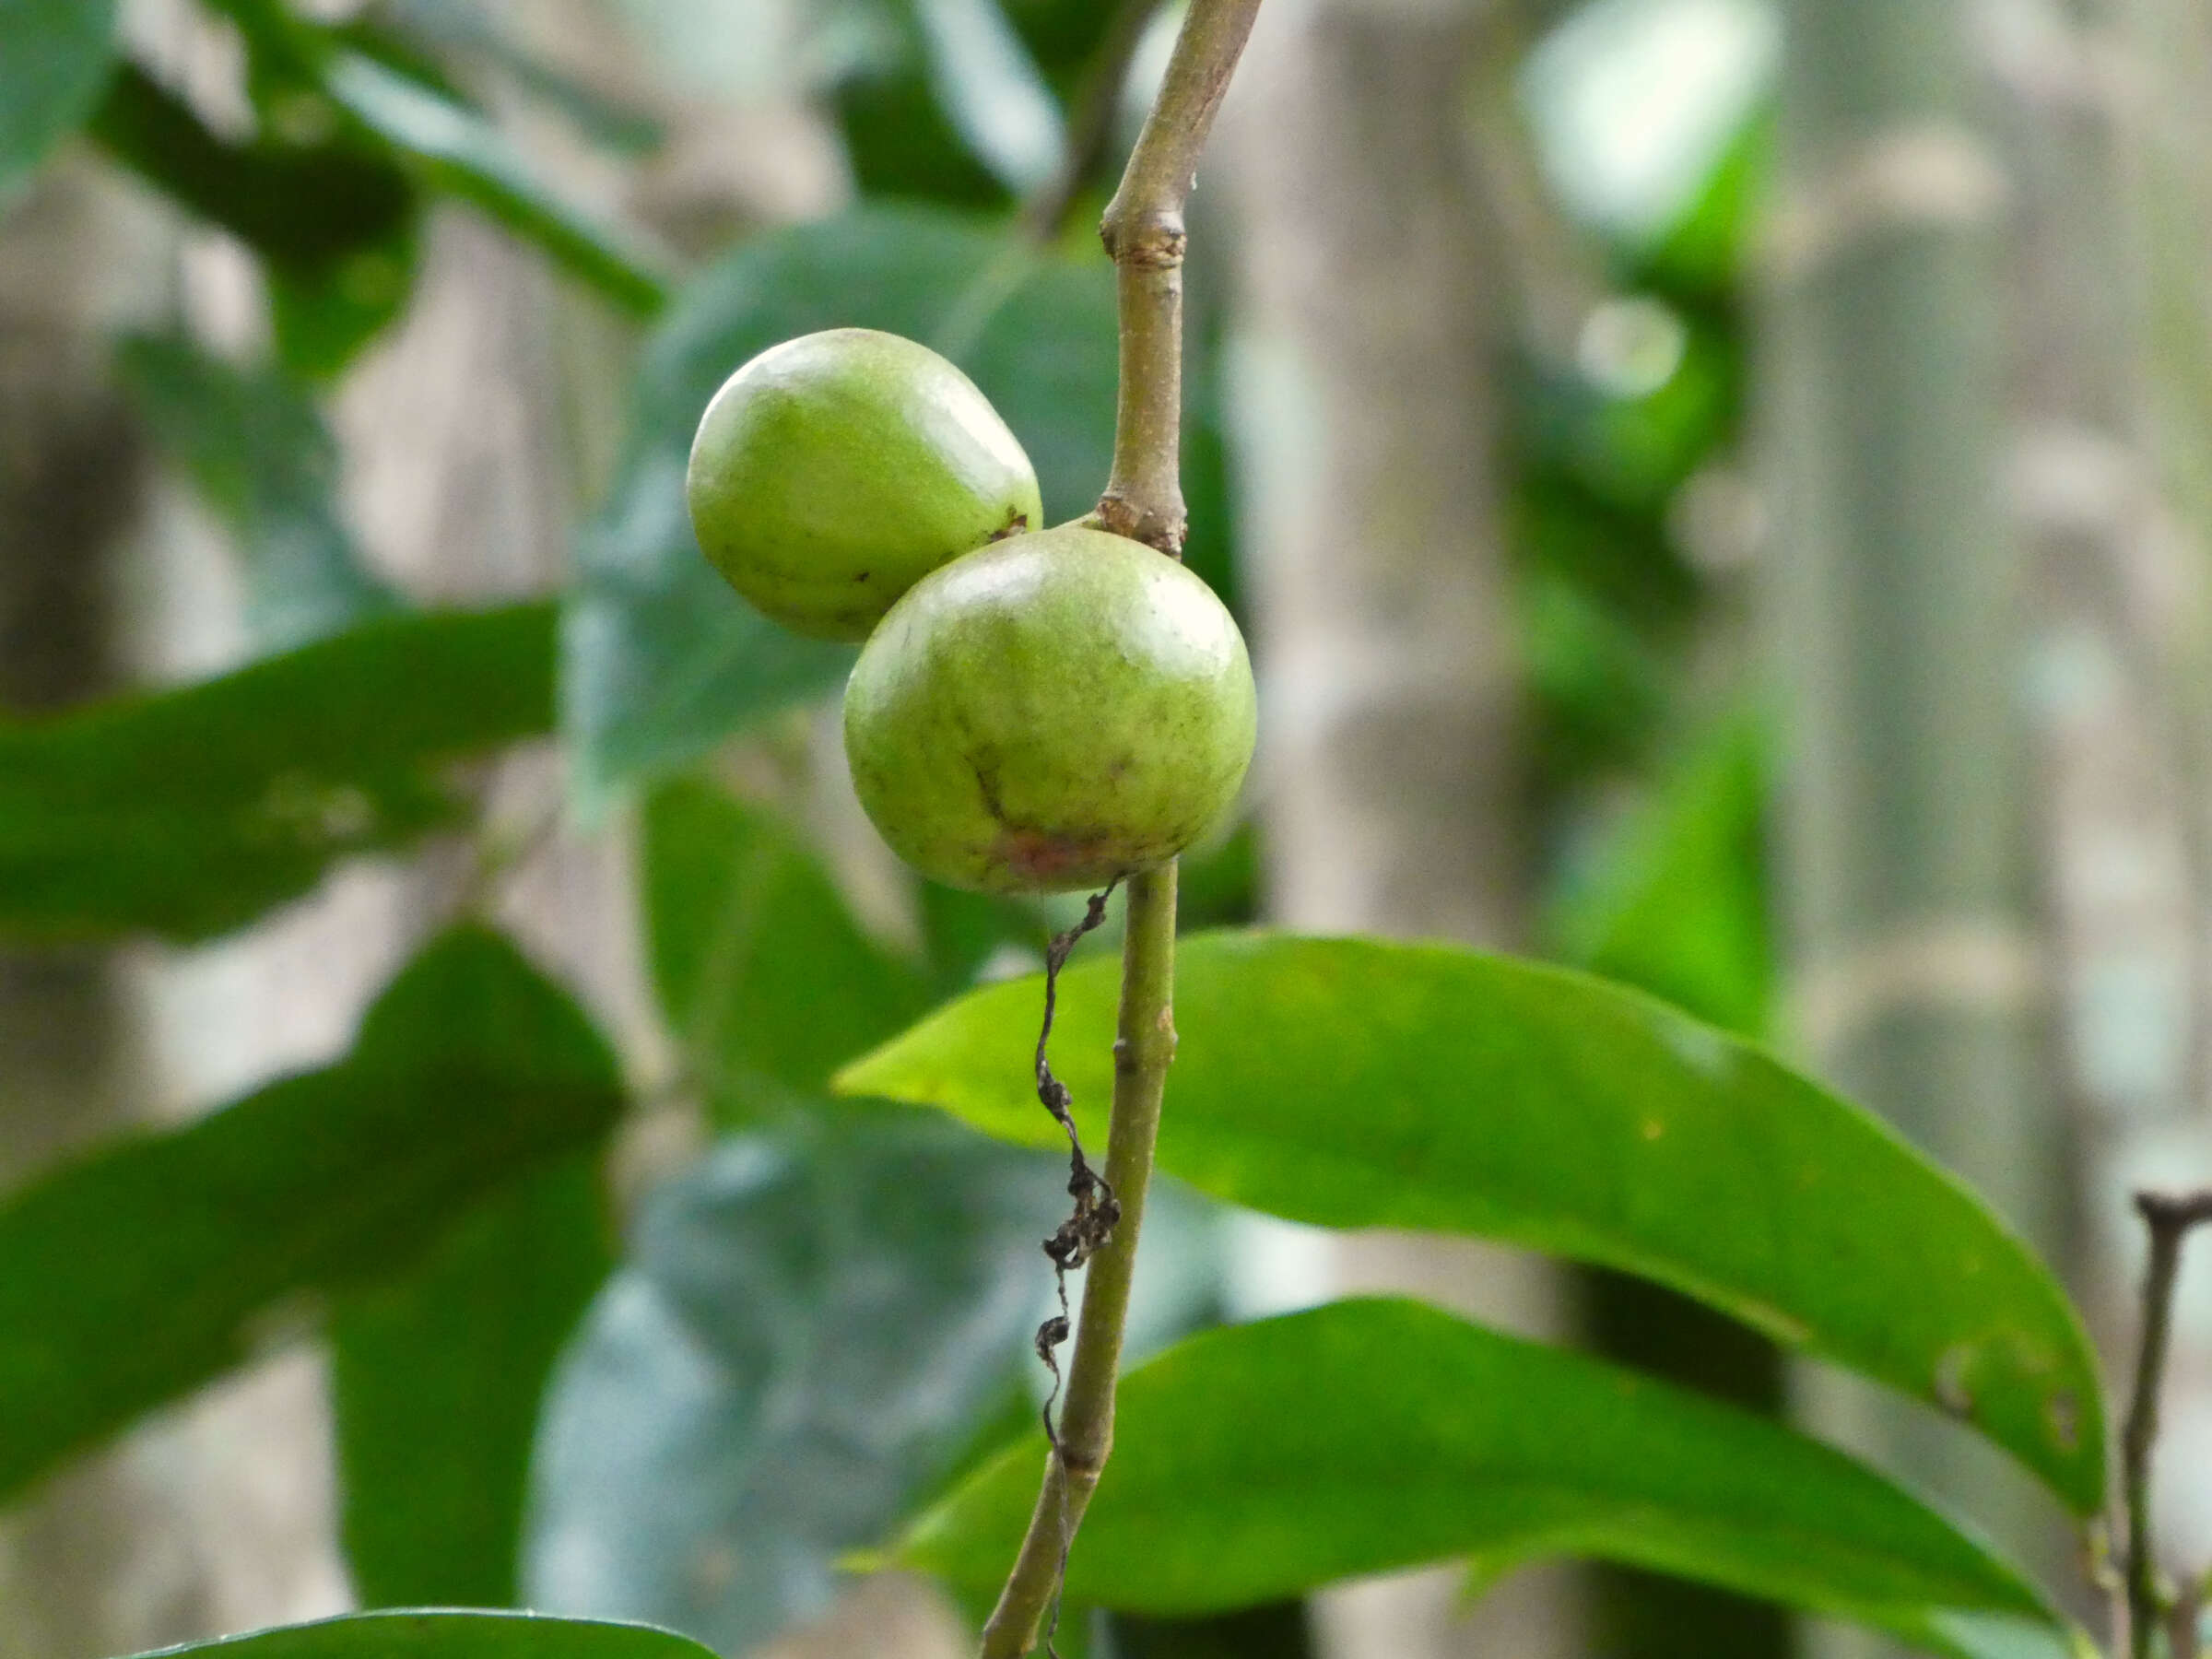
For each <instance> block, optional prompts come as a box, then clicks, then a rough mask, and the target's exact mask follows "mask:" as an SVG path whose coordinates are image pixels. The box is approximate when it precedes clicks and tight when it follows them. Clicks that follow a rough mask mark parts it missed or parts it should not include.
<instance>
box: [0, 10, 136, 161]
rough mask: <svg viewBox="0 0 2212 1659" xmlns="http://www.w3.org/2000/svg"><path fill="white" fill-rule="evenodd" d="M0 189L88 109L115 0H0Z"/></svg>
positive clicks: (102, 76) (102, 71)
mask: <svg viewBox="0 0 2212 1659" xmlns="http://www.w3.org/2000/svg"><path fill="white" fill-rule="evenodd" d="M0 41H5V42H6V47H5V50H0V192H5V191H6V189H7V187H8V186H9V185H10V184H12V183H14V182H15V181H16V180H17V179H18V178H19V177H20V176H21V175H22V174H24V173H26V172H29V171H30V170H31V169H32V168H34V167H36V166H37V165H38V164H39V162H40V161H41V160H42V159H44V158H45V155H46V152H47V151H48V150H49V149H51V148H53V146H54V144H55V143H56V142H57V141H58V140H59V139H60V138H61V136H62V135H64V134H65V133H66V132H68V131H69V129H70V128H71V127H73V126H75V125H76V124H77V123H78V122H80V121H82V120H83V119H84V118H85V116H86V115H87V114H88V112H90V111H91V108H92V105H93V104H94V102H96V101H97V100H98V99H99V97H100V84H101V83H102V82H103V81H104V80H106V79H107V76H108V65H109V63H110V61H111V59H112V54H113V53H114V49H115V0H0Z"/></svg>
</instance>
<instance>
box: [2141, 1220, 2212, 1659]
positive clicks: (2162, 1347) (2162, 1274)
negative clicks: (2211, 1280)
mask: <svg viewBox="0 0 2212 1659" xmlns="http://www.w3.org/2000/svg"><path fill="white" fill-rule="evenodd" d="M2136 1214H2137V1215H2139V1216H2141V1217H2142V1218H2143V1225H2144V1226H2145V1227H2146V1228H2147V1230H2149V1233H2150V1254H2149V1258H2148V1260H2147V1262H2146V1263H2145V1264H2144V1268H2143V1341H2142V1347H2141V1348H2140V1350H2139V1352H2138V1354H2137V1357H2136V1389H2135V1396H2134V1398H2133V1399H2132V1400H2131V1401H2130V1402H2129V1403H2128V1408H2127V1426H2126V1428H2125V1430H2124V1431H2123V1433H2122V1436H2121V1451H2122V1489H2123V1493H2124V1500H2125V1502H2126V1505H2127V1634H2128V1652H2129V1653H2131V1654H2132V1655H2133V1659H2154V1656H2155V1655H2156V1653H2157V1652H2158V1634H2159V1618H2160V1615H2161V1614H2162V1612H2163V1611H2164V1600H2165V1598H2164V1596H2163V1595H2162V1594H2161V1593H2160V1591H2159V1563H2158V1549H2157V1545H2156V1541H2155V1539H2154V1538H2153V1535H2152V1528H2151V1514H2150V1454H2151V1451H2152V1448H2153V1447H2155V1446H2156V1445H2157V1444H2158V1439H2159V1384H2160V1383H2161V1382H2163V1381H2164V1379H2165V1374H2166V1350H2167V1347H2168V1344H2169V1340H2170V1338H2171V1335H2172V1330H2173V1293H2174V1287H2175V1285H2176V1283H2177V1282H2178V1281H2179V1279H2180V1277H2181V1268H2182V1246H2183V1243H2185V1242H2186V1241H2187V1240H2188V1237H2189V1232H2190V1230H2191V1229H2192V1228H2195V1227H2201V1226H2203V1225H2204V1224H2205V1223H2206V1222H2207V1221H2212V1191H2207V1192H2202V1193H2193V1194H2189V1195H2188V1196H2186V1197H2175V1196H2172V1195H2171V1194H2163V1193H2137V1194H2136ZM2193 1645H2194V1644H2193ZM2174 1659H2183V1655H2182V1654H2180V1653H2176V1654H2175V1655H2174Z"/></svg>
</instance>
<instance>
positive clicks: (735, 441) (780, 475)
mask: <svg viewBox="0 0 2212 1659" xmlns="http://www.w3.org/2000/svg"><path fill="white" fill-rule="evenodd" d="M685 494H686V496H687V499H688V502H689V506H690V512H691V526H692V529H693V531H694V533H695V534H696V535H697V536H698V538H699V545H700V550H701V551H702V552H704V553H705V554H706V556H707V558H708V559H709V560H710V561H711V562H712V564H713V566H714V568H715V569H716V570H718V571H721V572H722V574H723V575H724V577H725V578H726V579H727V580H728V582H729V583H730V585H731V586H732V587H734V588H735V589H736V590H737V592H738V593H740V594H743V595H744V596H745V597H746V598H747V600H749V601H750V602H751V603H752V604H753V605H754V606H757V607H758V608H759V610H761V611H762V612H764V613H765V614H766V615H768V616H769V617H771V618H773V619H774V620H775V621H777V622H780V623H782V625H783V626H784V627H786V628H788V629H791V630H792V631H793V632H794V633H801V634H806V635H810V636H812V637H815V638H818V639H831V640H853V641H857V640H863V639H865V638H866V637H867V635H868V632H869V630H870V629H873V628H874V627H875V626H876V624H877V622H878V621H880V620H881V619H882V618H883V617H884V615H885V613H886V612H888V610H889V609H890V608H891V606H892V605H893V604H894V603H895V602H896V601H897V600H898V599H899V597H900V594H904V593H905V592H906V591H907V590H908V589H909V588H911V587H912V586H913V584H914V583H915V582H918V581H920V580H921V579H922V578H923V577H924V576H926V575H927V574H928V573H929V572H930V571H934V570H935V569H936V568H937V567H938V566H940V565H942V564H944V563H946V562H947V560H948V559H957V558H959V556H960V555H961V554H963V553H967V552H969V551H971V550H972V549H974V548H976V547H982V546H984V545H985V544H987V543H989V542H990V541H991V540H993V539H994V537H998V536H1003V535H1009V534H1011V533H1015V532H1018V531H1021V530H1026V529H1033V528H1035V527H1036V526H1037V525H1038V524H1040V523H1041V518H1042V513H1043V505H1042V502H1041V500H1040V498H1039V496H1038V492H1037V474H1036V470H1035V468H1033V467H1032V466H1031V465H1030V458H1029V456H1028V455H1027V454H1026V453H1023V451H1022V447H1021V445H1020V443H1019V442H1018V441H1016V439H1015V437H1014V434H1013V433H1012V432H1011V431H1010V430H1009V429H1007V427H1006V422H1005V421H1004V420H1002V419H1001V418H999V415H998V411H997V410H996V409H994V408H993V407H992V406H991V403H990V400H989V399H987V398H986V397H984V395H983V394H982V392H980V391H978V390H977V389H976V386H975V383H974V382H972V381H971V380H970V379H969V378H968V377H967V376H966V375H965V374H963V373H961V372H960V371H959V369H958V368H957V367H955V366H954V365H953V364H952V363H950V362H948V361H947V359H944V358H942V357H940V356H938V355H937V354H936V353H935V352H934V351H932V350H930V349H929V347H926V346H922V345H917V344H916V343H915V342H914V341H912V340H908V339H903V338H901V337H900V336H899V335H892V334H884V333H881V332H879V331H877V330H876V329H869V328H832V329H828V330H825V331H823V332H822V333H819V334H811V335H802V336H800V337H799V338H797V339H795V340H787V341H785V342H784V343H783V344H782V345H780V346H771V347H769V348H768V349H767V350H766V351H763V352H761V353H760V354H759V356H758V357H756V358H754V359H752V360H751V361H749V362H747V363H746V364H745V365H744V366H743V367H742V368H740V369H739V370H738V371H736V372H735V374H733V375H731V376H730V378H729V379H728V380H727V381H725V382H724V383H723V386H722V389H721V390H720V391H719V392H717V393H716V394H714V398H713V401H712V402H711V403H710V404H709V405H708V406H707V410H706V413H705V414H704V415H703V416H702V417H701V418H700V423H699V431H698V434H697V436H696V437H695V438H694V439H693V441H692V445H691V459H690V465H689V468H688V472H687V475H686V478H685Z"/></svg>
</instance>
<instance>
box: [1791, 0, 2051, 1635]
mask: <svg viewBox="0 0 2212 1659" xmlns="http://www.w3.org/2000/svg"><path fill="white" fill-rule="evenodd" d="M1783 9H1784V22H1785V37H1784V42H1785V43H1784V49H1783V87H1782V100H1783V111H1782V124H1783V171H1782V181H1781V192H1780V195H1779V199H1778V200H1777V201H1776V203H1775V204H1774V213H1773V218H1772V220H1771V226H1770V232H1771V234H1770V237H1769V239H1768V245H1767V250H1766V252H1767V255H1768V269H1767V272H1766V277H1767V278H1768V284H1769V287H1768V293H1767V300H1768V304H1767V308H1766V319H1765V320H1766V323H1767V324H1768V327H1767V337H1766V340H1765V342H1764V344H1765V352H1764V366H1763V371H1762V374H1763V384H1762V391H1763V394H1764V396H1765V400H1766V406H1767V409H1766V413H1767V418H1768V434H1767V435H1768V437H1769V439H1770V440H1771V446H1772V447H1771V455H1770V457H1769V460H1770V462H1771V477H1772V480H1773V484H1774V487H1775V497H1776V505H1777V508H1778V514H1777V529H1778V532H1779V535H1778V536H1777V541H1776V558H1777V561H1778V566H1779V569H1778V571H1777V573H1776V582H1775V588H1774V593H1773V595H1772V597H1773V607H1774V608H1773V624H1774V641H1773V642H1774V646H1775V662H1776V665H1777V666H1778V668H1779V670H1780V672H1781V677H1782V682H1783V689H1784V691H1785V693H1786V696H1787V722H1786V725H1785V728H1784V729H1785V732H1786V734H1787V737H1786V742H1785V745H1784V753H1785V756H1786V760H1787V771H1786V776H1785V782H1784V789H1783V794H1784V814H1783V823H1784V829H1785V837H1784V864H1783V871H1784V879H1783V902H1784V909H1785V913H1786V919H1787V921H1788V923H1789V924H1790V925H1791V927H1792V930H1793V938H1792V941H1791V944H1792V947H1793V948H1792V970H1793V971H1792V974H1791V981H1792V982H1793V992H1794V994H1793V1003H1794V1021H1795V1036H1796V1037H1797V1039H1798V1040H1799V1041H1800V1042H1801V1043H1802V1045H1803V1047H1804V1049H1805V1051H1806V1055H1807V1057H1808V1058H1809V1059H1810V1060H1811V1062H1812V1063H1813V1065H1814V1066H1815V1067H1816V1069H1817V1070H1818V1071H1819V1072H1820V1073H1822V1074H1823V1075H1825V1076H1827V1077H1830V1078H1832V1079H1833V1080H1835V1081H1836V1082H1837V1083H1838V1084H1839V1085H1841V1087H1842V1088H1844V1089H1846V1090H1847V1091H1849V1092H1850V1093H1852V1094H1853V1095H1854V1096H1856V1097H1857V1098H1858V1099H1860V1100H1865V1101H1866V1102H1868V1103H1869V1104H1871V1105H1873V1106H1874V1107H1876V1108H1877V1109H1878V1110H1880V1111H1882V1112H1886V1113H1888V1115H1889V1117H1890V1118H1891V1119H1892V1120H1893V1121H1895V1122H1896V1123H1897V1124H1899V1126H1900V1128H1902V1129H1903V1130H1904V1132H1905V1133H1906V1134H1907V1135H1911V1136H1912V1138H1913V1139H1914V1140H1915V1141H1917V1142H1918V1143H1919V1144H1920V1145H1921V1146H1923V1147H1925V1148H1926V1149H1928V1150H1929V1151H1930V1152H1932V1153H1934V1154H1935V1156H1936V1157H1937V1158H1938V1159H1941V1160H1942V1161H1943V1162H1945V1163H1946V1164H1947V1165H1948V1166H1950V1167H1951V1168H1952V1169H1954V1170H1956V1171H1959V1173H1961V1174H1962V1175H1964V1176H1965V1177H1966V1178H1967V1179H1968V1180H1970V1181H1971V1182H1974V1183H1975V1185H1977V1186H1978V1187H1979V1188H1980V1189H1981V1190H1982V1191H1983V1193H1985V1194H1988V1195H1989V1196H1990V1197H1991V1199H1992V1200H1993V1201H1994V1203H1995V1205H1996V1206H1997V1207H1998V1208H1999V1209H2000V1210H2001V1211H2002V1212H2004V1213H2005V1214H2006V1216H2008V1217H2009V1218H2011V1219H2012V1221H2013V1222H2014V1224H2015V1225H2017V1226H2018V1227H2019V1228H2021V1229H2022V1230H2024V1231H2025V1232H2026V1233H2027V1235H2028V1236H2029V1237H2030V1239H2032V1240H2033V1241H2035V1242H2036V1243H2037V1244H2038V1245H2039V1246H2040V1247H2041V1249H2042V1250H2043V1252H2044V1253H2046V1255H2047V1256H2048V1257H2050V1258H2051V1259H2052V1260H2054V1261H2063V1260H2065V1256H2066V1252H2065V1243H2066V1236H2067V1218H2068V1205H2067V1199H2066V1194H2067V1185H2068V1182H2067V1175H2066V1170H2067V1165H2068V1159H2067V1152H2066V1142H2065V1126H2064V1121H2063V1118H2062V1116H2061V1115H2060V1113H2059V1112H2058V1110H2057V1103H2056V1101H2055V1100H2054V1098H2053V1089H2052V1088H2051V1087H2050V1084H2049V1080H2048V1071H2047V1068H2046V1066H2045V1065H2044V1064H2043V1062H2044V1056H2045V1049H2046V1026H2045V1021H2044V1019H2043V1008H2042V1006H2041V999H2040V978H2041V976H2040V973H2039V968H2040V961H2041V950H2040V942H2039V939H2038V936H2037V933H2036V928H2035V917H2034V913H2033V910H2032V907H2031V905H2030V900H2029V894H2030V883H2029V881H2028V878H2027V864H2026V860H2025V857H2024V853H2025V851H2026V834H2027V824H2026V821H2025V811H2026V806H2025V804H2026V800H2027V795H2026V793H2025V784H2026V781H2027V780H2026V775H2025V771H2024V767H2023V763H2022V759H2023V758H2022V747H2021V740H2022V736H2023V734H2022V731H2021V729H2020V719H2019V711H2018V707H2017V700H2016V696H2015V688H2016V686H2017V680H2018V642H2019V639H2020V631H2019V622H2018V617H2019V609H2018V598H2019V594H2018V570H2019V560H2018V554H2017V550H2016V547H2015V544H2014V541H2013V539H2012V537H2011V535H2009V533H2008V529H2007V526H2006V524H2005V522H2004V519H2003V516H2002V513H2001V511H2000V506H1999V477H2000V474H1999V466H1998V457H1999V431H2000V419H2001V412H2002V408H2003V384H2002V374H2003V341H2002V338H2001V336H2000V335H1999V334H1998V332H1997V327H1996V324H1998V322H1999V319H2000V314H2001V306H2000V289H1999V284H1998V273H1999V266H1998V265H1997V263H1996V259H1995V255H1996V253H1997V241H1996V233H1997V230H1998V227H1999V220H2000V210H2001V207H2002V206H2003V202H2004V199H2005V195H2006V183H2007V181H2006V177H2005V174H2004V172H2003V171H2002V170H2001V168H2000V164H1999V160H1998V158H1997V155H1996V153H1995V151H1994V149H1993V147H1992V146H1991V144H1990V143H1989V141H1988V139H1987V137H1986V136H1985V135H1984V134H1983V132H1982V131H1981V130H1979V129H1978V128H1977V126H1976V125H1975V124H1974V123H1973V121H1972V119H1971V114H1970V100H1969V91H1970V85H1971V76H1970V73H1969V65H1968V59H1967V55H1966V40H1965V30H1966V27H1967V13H1966V10H1965V8H1964V7H1963V6H1960V5H1958V4H1938V5H1931V4H1929V3H1928V0H1861V3H1860V4H1857V5H1854V6H1833V5H1830V4H1828V3H1827V0H1794V4H1790V5H1787V6H1785V7H1784V8H1783ZM1807 1382H1808V1387H1807V1391H1806V1392H1807V1394H1808V1397H1809V1399H1810V1402H1811V1406H1812V1409H1813V1410H1814V1411H1815V1413H1816V1414H1817V1415H1818V1417H1820V1418H1821V1419H1822V1420H1823V1422H1824V1425H1825V1426H1826V1427H1827V1428H1829V1429H1830V1430H1831V1431H1833V1432H1837V1433H1839V1434H1841V1435H1842V1436H1843V1437H1844V1438H1846V1439H1847V1440H1850V1441H1853V1443H1855V1444H1858V1445H1859V1446H1860V1447H1861V1448H1862V1449H1864V1450H1865V1451H1867V1452H1868V1453H1870V1454H1871V1455H1873V1456H1875V1457H1876V1458H1877V1461H1879V1462H1882V1463H1885V1464H1887V1465H1890V1466H1892V1467H1900V1466H1902V1467H1906V1468H1909V1469H1910V1470H1911V1471H1912V1476H1913V1477H1914V1478H1915V1479H1916V1480H1917V1481H1918V1483H1919V1484H1922V1485H1924V1486H1928V1487H1933V1488H1935V1490H1936V1491H1937V1492H1939V1493H1940V1494H1941V1495H1943V1496H1944V1497H1946V1498H1947V1499H1948V1500H1950V1501H1951V1502H1953V1503H1954V1504H1956V1505H1958V1506H1959V1507H1960V1508H1961V1509H1963V1510H1964V1511H1966V1512H1968V1513H1971V1514H1972V1515H1974V1516H1976V1517H1977V1518H1978V1519H1979V1520H1980V1521H1982V1523H1983V1524H1984V1525H1986V1526H1989V1527H1991V1528H1992V1529H1993V1530H1994V1531H1995V1532H1996V1533H1997V1534H1998V1535H2000V1536H2002V1537H2005V1538H2006V1539H2007V1541H2009V1542H2012V1543H2014V1544H2015V1545H2016V1546H2020V1547H2029V1548H2030V1553H2031V1555H2033V1556H2036V1557H2040V1558H2041V1559H2043V1560H2045V1561H2052V1560H2053V1552H2052V1550H2051V1549H2050V1548H2048V1547H2037V1546H2038V1545H2042V1544H2046V1543H2047V1541H2046V1540H2043V1539H2041V1538H2040V1536H2039V1535H2038V1527H2037V1524H2036V1522H2035V1521H2034V1519H2033V1517H2035V1516H2036V1515H2037V1514H2038V1513H2039V1512H2041V1511H2040V1505H2039V1501H2038V1500H2036V1499H2035V1498H2034V1497H2033V1496H2032V1495H2031V1494H2030V1493H2029V1492H2028V1491H2027V1490H2026V1489H2025V1483H2024V1480H2023V1479H2022V1477H2018V1475H2017V1472H2015V1471H2013V1470H2011V1469H2010V1468H2009V1467H2006V1466H2003V1465H1999V1463H1998V1462H1997V1460H1996V1459H1995V1458H1994V1455H1991V1456H1983V1455H1978V1453H1980V1450H1981V1449H1980V1448H1979V1447H1978V1446H1976V1445H1974V1444H1971V1443H1970V1442H1969V1441H1967V1439H1966V1437H1964V1436H1960V1435H1956V1434H1951V1433H1947V1432H1946V1431H1944V1430H1942V1429H1941V1428H1940V1427H1939V1426H1937V1425H1934V1424H1932V1423H1930V1422H1929V1421H1927V1420H1926V1419H1925V1418H1924V1417H1921V1416H1917V1415H1914V1414H1912V1413H1910V1412H1909V1411H1907V1410H1906V1409H1905V1408H1903V1407H1902V1406H1899V1405H1897V1404H1895V1403H1893V1402H1891V1401H1889V1400H1888V1399H1885V1398H1877V1397H1875V1396H1873V1395H1872V1394H1871V1393H1870V1392H1868V1391H1857V1390H1853V1391H1846V1390H1844V1389H1843V1388H1842V1387H1841V1386H1840V1385H1831V1384H1830V1380H1829V1379H1827V1378H1825V1377H1818V1376H1815V1377H1809V1378H1808V1379H1807ZM2058 1559H2059V1560H2060V1561H2062V1562H2063V1558H2058ZM1820 1651H1822V1652H1867V1651H1880V1644H1878V1643H1875V1642H1872V1641H1867V1640H1865V1639H1862V1638H1858V1637H1856V1636H1851V1637H1844V1636H1841V1635H1839V1636H1838V1637H1836V1638H1835V1641H1834V1645H1833V1646H1832V1647H1830V1646H1828V1645H1826V1644H1825V1643H1824V1644H1823V1645H1822V1647H1821V1649H1820Z"/></svg>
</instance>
